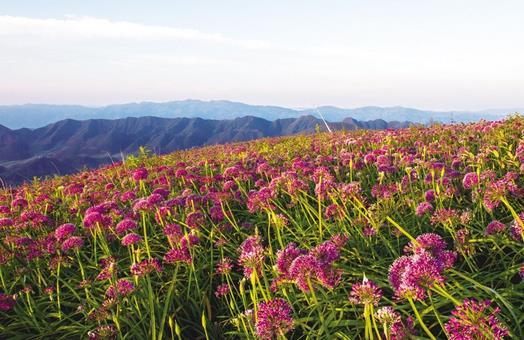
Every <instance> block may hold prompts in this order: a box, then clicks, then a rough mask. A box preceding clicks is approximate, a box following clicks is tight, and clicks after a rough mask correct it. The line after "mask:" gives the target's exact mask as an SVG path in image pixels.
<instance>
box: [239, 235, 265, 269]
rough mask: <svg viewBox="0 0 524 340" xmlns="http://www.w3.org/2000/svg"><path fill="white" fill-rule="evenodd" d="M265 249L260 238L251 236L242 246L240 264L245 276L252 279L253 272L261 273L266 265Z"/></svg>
mask: <svg viewBox="0 0 524 340" xmlns="http://www.w3.org/2000/svg"><path fill="white" fill-rule="evenodd" d="M264 252H265V249H264V247H263V246H262V240H261V239H260V236H258V235H255V236H249V237H248V238H246V239H245V240H244V242H242V244H241V245H240V257H239V258H238V263H239V264H240V266H242V268H243V269H244V276H245V277H250V276H251V274H252V273H253V272H257V273H260V271H261V270H262V265H263V263H264V257H265V256H264Z"/></svg>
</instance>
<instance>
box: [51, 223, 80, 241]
mask: <svg viewBox="0 0 524 340" xmlns="http://www.w3.org/2000/svg"><path fill="white" fill-rule="evenodd" d="M75 231H76V227H75V225H74V224H72V223H66V224H62V225H61V226H59V227H58V228H56V230H55V238H56V239H57V240H59V241H61V240H64V239H66V238H67V237H69V236H71V235H73V234H74V232H75Z"/></svg>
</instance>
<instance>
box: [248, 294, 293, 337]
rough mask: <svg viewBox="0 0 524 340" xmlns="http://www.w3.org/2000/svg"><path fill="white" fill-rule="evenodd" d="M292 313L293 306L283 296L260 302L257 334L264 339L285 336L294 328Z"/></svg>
mask: <svg viewBox="0 0 524 340" xmlns="http://www.w3.org/2000/svg"><path fill="white" fill-rule="evenodd" d="M292 313H293V310H292V309H291V306H290V305H289V304H288V303H287V302H286V301H285V300H284V299H281V298H275V299H273V300H269V301H267V302H261V303H259V305H258V310H257V317H256V320H257V322H256V325H255V327H256V331H257V336H258V337H259V338H260V339H263V340H271V339H274V338H277V337H283V336H284V335H285V334H286V333H287V332H289V331H291V330H292V329H293V328H294V326H293V317H292V316H291V314H292Z"/></svg>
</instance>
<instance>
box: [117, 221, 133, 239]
mask: <svg viewBox="0 0 524 340" xmlns="http://www.w3.org/2000/svg"><path fill="white" fill-rule="evenodd" d="M135 228H136V222H135V221H133V220H132V219H129V218H126V219H123V220H122V221H120V222H118V224H117V225H116V228H115V231H116V233H117V234H119V235H122V234H125V233H126V232H128V231H130V230H133V229H135Z"/></svg>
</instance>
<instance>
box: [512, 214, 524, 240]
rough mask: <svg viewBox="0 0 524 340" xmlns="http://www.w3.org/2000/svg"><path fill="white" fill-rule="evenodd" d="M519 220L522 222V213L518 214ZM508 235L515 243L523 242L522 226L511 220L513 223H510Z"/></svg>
mask: <svg viewBox="0 0 524 340" xmlns="http://www.w3.org/2000/svg"><path fill="white" fill-rule="evenodd" d="M519 218H520V220H521V221H524V213H520V214H519ZM509 235H510V236H511V238H512V239H514V240H515V241H524V234H523V231H522V225H521V224H520V222H519V221H518V220H513V222H511V225H510V227H509Z"/></svg>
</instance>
